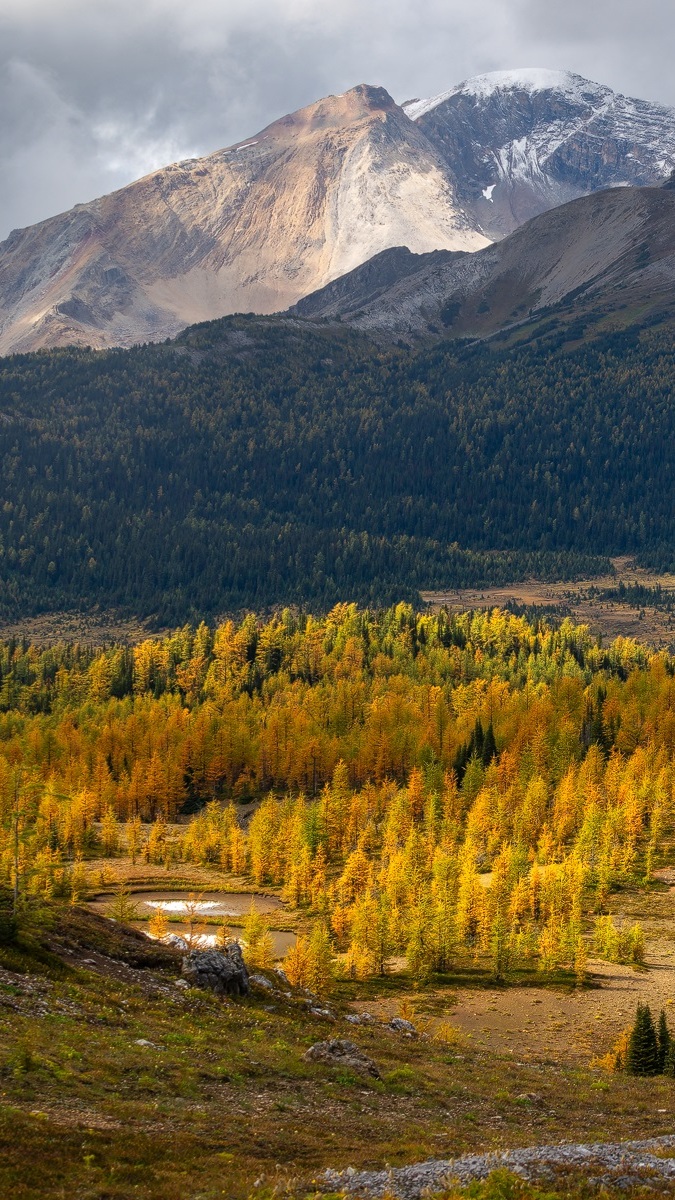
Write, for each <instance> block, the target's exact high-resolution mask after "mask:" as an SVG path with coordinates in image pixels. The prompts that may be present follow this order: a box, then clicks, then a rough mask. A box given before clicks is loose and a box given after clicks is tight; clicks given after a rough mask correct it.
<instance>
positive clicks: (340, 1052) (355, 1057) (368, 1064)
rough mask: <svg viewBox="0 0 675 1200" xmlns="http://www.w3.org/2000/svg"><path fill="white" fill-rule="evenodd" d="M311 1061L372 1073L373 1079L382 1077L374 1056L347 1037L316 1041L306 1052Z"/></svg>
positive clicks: (359, 1073) (358, 1072) (367, 1073)
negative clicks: (368, 1054) (369, 1056)
mask: <svg viewBox="0 0 675 1200" xmlns="http://www.w3.org/2000/svg"><path fill="white" fill-rule="evenodd" d="M305 1058H306V1059H307V1060H308V1061H309V1062H318V1063H323V1064H324V1065H325V1066H327V1067H341V1068H342V1069H343V1070H345V1071H355V1072H356V1073H357V1074H358V1075H371V1076H372V1077H373V1079H381V1075H380V1072H379V1071H378V1069H377V1067H376V1065H375V1063H374V1062H373V1060H372V1058H368V1056H367V1054H364V1053H363V1051H362V1050H359V1048H358V1046H356V1045H355V1044H354V1042H350V1041H347V1039H346V1038H331V1040H330V1041H328V1042H316V1043H315V1045H314V1046H310V1048H309V1050H308V1051H307V1053H306V1054H305Z"/></svg>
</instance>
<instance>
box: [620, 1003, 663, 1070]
mask: <svg viewBox="0 0 675 1200" xmlns="http://www.w3.org/2000/svg"><path fill="white" fill-rule="evenodd" d="M626 1071H627V1072H628V1074H629V1075H657V1074H658V1071H659V1047H658V1041H657V1037H656V1030H655V1028H654V1022H653V1020H652V1014H651V1012H650V1009H649V1005H648V1004H638V1006H637V1013H636V1016H635V1024H634V1026H633V1029H632V1031H631V1035H630V1038H629V1039H628V1052H627V1054H626Z"/></svg>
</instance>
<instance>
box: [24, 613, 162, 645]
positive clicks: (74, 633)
mask: <svg viewBox="0 0 675 1200" xmlns="http://www.w3.org/2000/svg"><path fill="white" fill-rule="evenodd" d="M156 632H157V631H155V630H151V627H150V623H149V622H147V621H139V620H136V619H135V618H132V619H128V618H126V617H122V616H121V615H120V614H119V613H116V612H102V611H97V610H94V611H93V612H84V613H77V612H53V613H42V614H41V615H40V616H39V617H27V618H26V619H25V620H23V621H12V622H9V623H7V624H4V625H3V624H0V639H2V640H3V641H9V640H10V639H11V638H17V639H21V638H25V639H26V641H28V642H31V643H32V644H33V645H34V646H54V645H56V644H58V643H59V642H79V643H80V644H81V645H86V646H109V645H111V644H112V643H115V644H120V645H125V646H133V645H135V644H136V643H138V642H142V641H143V639H144V638H147V637H151V636H154V634H155V633H156ZM163 632H166V631H163Z"/></svg>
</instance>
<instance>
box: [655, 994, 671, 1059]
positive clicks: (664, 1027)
mask: <svg viewBox="0 0 675 1200" xmlns="http://www.w3.org/2000/svg"><path fill="white" fill-rule="evenodd" d="M657 1042H658V1063H659V1074H660V1075H662V1074H663V1072H664V1069H665V1065H666V1059H667V1057H668V1051H669V1049H670V1032H669V1030H668V1023H667V1021H666V1014H665V1012H664V1011H663V1009H661V1015H660V1016H659V1026H658V1032H657Z"/></svg>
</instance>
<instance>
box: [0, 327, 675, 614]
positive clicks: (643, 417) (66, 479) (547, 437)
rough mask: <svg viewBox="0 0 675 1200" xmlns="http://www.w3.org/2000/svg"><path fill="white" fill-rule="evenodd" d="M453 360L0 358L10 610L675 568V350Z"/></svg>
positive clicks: (254, 346)
mask: <svg viewBox="0 0 675 1200" xmlns="http://www.w3.org/2000/svg"><path fill="white" fill-rule="evenodd" d="M559 343H560V338H556V337H555V336H554V337H553V339H551V338H549V339H548V340H547V339H546V338H545V337H544V338H540V339H538V340H534V341H531V342H530V343H529V344H525V345H522V346H519V347H517V348H510V349H509V348H504V347H502V348H500V347H499V346H498V344H494V345H491V346H487V345H478V344H476V345H464V346H462V345H460V344H458V343H456V342H454V343H453V342H447V341H446V342H441V343H438V344H436V345H435V346H433V347H431V348H429V347H426V348H422V349H420V350H417V351H415V352H413V351H407V350H403V349H401V348H393V349H391V350H386V351H385V350H381V349H378V348H376V347H375V346H374V345H372V344H371V343H370V342H368V341H366V340H365V339H363V338H362V337H360V336H357V335H355V334H352V333H350V332H349V331H346V330H345V331H341V330H336V329H335V328H329V327H322V326H321V325H311V324H310V323H297V322H296V323H289V322H284V321H282V320H279V319H266V320H261V319H259V318H253V317H249V318H246V317H236V318H226V319H224V320H222V321H216V322H211V323H209V324H207V325H203V326H195V327H193V328H192V329H190V330H187V331H186V332H185V333H184V334H183V335H181V336H180V337H179V338H178V339H177V340H176V341H175V342H174V343H172V344H166V345H161V346H144V347H139V348H136V349H132V350H111V351H107V352H92V351H86V350H76V349H65V350H55V351H49V352H40V353H38V354H33V355H25V356H14V357H10V358H6V359H3V360H1V361H0V461H1V463H2V496H1V499H0V612H1V614H2V615H3V616H12V615H14V614H17V613H19V612H21V613H22V614H23V615H27V614H28V613H29V612H39V611H42V610H49V609H56V608H63V607H65V608H71V609H72V608H78V607H87V606H89V605H91V604H95V603H100V604H104V605H105V606H106V607H109V606H118V607H120V608H122V609H126V610H128V611H129V612H133V613H137V614H140V615H155V616H156V617H157V618H158V619H160V620H162V621H165V622H171V623H176V622H179V621H183V620H185V619H195V618H197V617H201V616H205V617H209V616H212V615H214V614H217V613H223V612H227V611H236V610H240V609H242V608H247V607H257V608H258V609H260V608H264V607H265V606H268V605H272V604H280V603H289V602H290V603H292V602H300V601H302V602H305V603H309V604H312V605H313V606H314V608H315V609H317V608H321V607H323V608H324V609H326V608H328V607H329V606H331V605H332V604H334V603H335V602H337V601H341V600H345V599H348V600H357V601H360V602H363V603H369V604H372V603H387V602H390V601H391V600H392V599H394V598H396V599H401V598H404V599H408V600H414V599H415V598H416V597H417V595H418V593H419V590H420V589H425V588H433V587H447V586H480V585H487V584H488V583H499V582H506V581H514V580H517V579H519V578H520V579H522V578H526V577H528V576H530V575H535V574H536V575H537V576H539V577H543V578H550V579H560V578H574V577H577V578H578V577H580V576H581V575H584V574H587V573H590V572H593V571H598V570H601V569H603V568H604V567H606V565H607V563H606V556H608V555H614V554H622V553H631V554H637V555H638V556H639V557H640V559H641V561H643V562H644V563H648V564H650V565H653V566H657V567H660V568H666V567H670V566H671V565H672V564H673V560H674V559H675V553H674V552H673V540H674V539H673V509H674V506H673V469H674V468H673V456H672V452H671V447H672V444H673V435H674V433H675V417H674V414H673V407H672V403H671V387H672V378H673V346H672V339H671V338H670V336H669V334H668V333H666V332H658V331H655V330H651V331H650V330H642V331H640V330H635V329H634V330H630V331H628V332H625V331H624V332H620V333H614V334H605V335H602V336H600V337H597V338H596V339H595V340H594V341H590V342H587V343H584V344H578V343H576V344H575V343H571V344H563V345H561V344H559Z"/></svg>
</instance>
